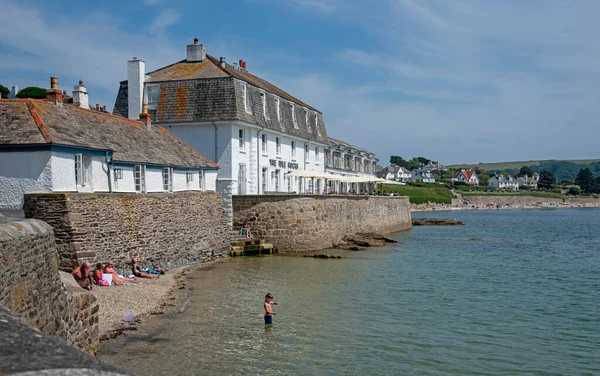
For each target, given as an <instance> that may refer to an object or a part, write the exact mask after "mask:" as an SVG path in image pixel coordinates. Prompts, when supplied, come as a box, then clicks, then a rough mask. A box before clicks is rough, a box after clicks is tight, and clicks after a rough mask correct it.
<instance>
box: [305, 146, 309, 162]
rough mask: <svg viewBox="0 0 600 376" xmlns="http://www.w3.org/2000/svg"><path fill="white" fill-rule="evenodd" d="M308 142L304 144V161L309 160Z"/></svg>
mask: <svg viewBox="0 0 600 376" xmlns="http://www.w3.org/2000/svg"><path fill="white" fill-rule="evenodd" d="M308 154H309V151H308V144H304V162H308Z"/></svg>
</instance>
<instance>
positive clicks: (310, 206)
mask: <svg viewBox="0 0 600 376" xmlns="http://www.w3.org/2000/svg"><path fill="white" fill-rule="evenodd" d="M245 222H248V224H249V225H250V227H251V229H252V231H253V232H254V234H255V235H256V236H257V237H259V238H261V239H264V240H265V242H268V243H273V244H274V245H275V247H277V249H278V250H279V251H280V252H290V251H308V250H319V249H326V248H331V247H332V246H333V245H334V244H337V243H339V242H340V241H341V239H342V237H343V236H344V235H353V234H355V233H359V232H376V233H380V234H387V233H391V232H395V231H401V230H406V229H409V228H411V226H412V225H411V218H410V208H409V203H408V198H407V197H379V196H337V195H326V196H319V195H252V196H250V195H248V196H233V226H234V228H241V225H242V224H243V223H245Z"/></svg>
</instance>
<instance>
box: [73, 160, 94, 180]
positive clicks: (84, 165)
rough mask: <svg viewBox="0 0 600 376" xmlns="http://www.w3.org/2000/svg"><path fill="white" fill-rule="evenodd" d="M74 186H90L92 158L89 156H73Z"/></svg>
mask: <svg viewBox="0 0 600 376" xmlns="http://www.w3.org/2000/svg"><path fill="white" fill-rule="evenodd" d="M75 184H76V185H78V186H80V187H89V186H90V185H91V184H92V157H91V156H90V155H84V154H75Z"/></svg>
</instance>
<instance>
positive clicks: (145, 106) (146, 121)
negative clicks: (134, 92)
mask: <svg viewBox="0 0 600 376" xmlns="http://www.w3.org/2000/svg"><path fill="white" fill-rule="evenodd" d="M140 121H141V122H142V123H144V124H146V126H147V127H148V128H150V127H151V126H152V123H151V122H150V114H149V113H148V103H144V104H143V105H142V113H140Z"/></svg>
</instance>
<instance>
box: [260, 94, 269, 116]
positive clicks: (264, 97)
mask: <svg viewBox="0 0 600 376" xmlns="http://www.w3.org/2000/svg"><path fill="white" fill-rule="evenodd" d="M260 103H261V104H262V111H263V116H264V117H265V119H268V118H269V116H267V95H266V93H265V92H264V91H261V92H260Z"/></svg>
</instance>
